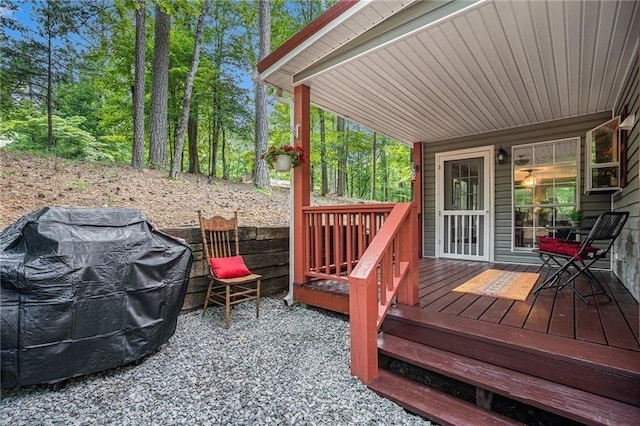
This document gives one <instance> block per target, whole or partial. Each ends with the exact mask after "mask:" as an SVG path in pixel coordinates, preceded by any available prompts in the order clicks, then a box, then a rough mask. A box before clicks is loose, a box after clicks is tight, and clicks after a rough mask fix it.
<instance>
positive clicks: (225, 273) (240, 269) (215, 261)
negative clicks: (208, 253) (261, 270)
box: [209, 256, 251, 279]
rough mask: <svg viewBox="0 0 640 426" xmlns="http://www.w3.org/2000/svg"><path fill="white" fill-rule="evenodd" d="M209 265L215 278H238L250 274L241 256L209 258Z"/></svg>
mask: <svg viewBox="0 0 640 426" xmlns="http://www.w3.org/2000/svg"><path fill="white" fill-rule="evenodd" d="M209 265H211V270H212V271H213V274H214V275H215V276H216V278H222V279H226V278H239V277H246V276H247V275H251V271H249V268H247V265H245V264H244V259H242V256H230V257H217V258H212V259H209Z"/></svg>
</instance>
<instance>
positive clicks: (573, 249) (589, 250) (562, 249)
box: [539, 241, 598, 260]
mask: <svg viewBox="0 0 640 426" xmlns="http://www.w3.org/2000/svg"><path fill="white" fill-rule="evenodd" d="M539 249H540V250H542V251H546V252H550V253H558V254H563V255H565V256H571V257H574V256H575V257H576V259H580V260H585V259H593V258H594V257H595V255H596V253H597V252H598V249H597V248H596V247H593V246H587V247H585V248H584V250H583V252H582V255H580V256H579V255H578V252H580V245H579V244H571V243H565V242H562V241H556V242H546V243H542V242H541V243H540V244H539Z"/></svg>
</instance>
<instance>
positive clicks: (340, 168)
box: [336, 117, 347, 197]
mask: <svg viewBox="0 0 640 426" xmlns="http://www.w3.org/2000/svg"><path fill="white" fill-rule="evenodd" d="M336 130H337V132H338V141H339V143H338V164H337V170H336V173H337V176H336V195H338V196H339V197H344V194H345V190H346V187H347V174H346V170H347V155H346V150H347V138H346V137H345V132H344V118H342V117H338V124H337V126H336Z"/></svg>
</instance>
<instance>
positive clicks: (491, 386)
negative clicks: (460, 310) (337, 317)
mask: <svg viewBox="0 0 640 426" xmlns="http://www.w3.org/2000/svg"><path fill="white" fill-rule="evenodd" d="M407 308H408V309H406V310H405V308H404V307H403V308H402V309H401V310H400V309H398V308H393V309H392V310H391V311H390V314H389V316H388V318H387V320H386V321H385V324H384V325H383V332H382V333H381V334H380V335H379V338H378V349H379V353H380V354H383V355H385V356H387V357H390V358H394V359H397V360H400V361H403V362H406V363H408V364H412V365H414V366H417V367H419V368H422V369H425V370H429V371H433V372H435V373H438V374H440V375H443V376H446V377H450V378H452V379H455V380H458V381H461V382H464V383H468V384H470V385H472V386H475V387H476V389H479V390H480V392H479V393H477V395H487V394H488V393H489V392H492V393H495V394H498V395H502V396H504V397H506V398H509V399H512V400H517V401H520V402H523V403H525V404H528V405H530V406H534V407H538V408H540V409H543V410H545V411H548V412H551V413H554V414H557V415H559V416H562V417H564V418H567V419H571V420H574V421H577V422H580V423H584V424H616V425H627V424H637V423H636V422H637V419H638V418H640V404H639V403H638V397H639V393H640V391H639V389H640V372H639V371H638V368H637V362H638V354H637V353H630V354H628V355H629V356H628V357H626V358H625V357H624V356H623V357H619V356H617V357H616V358H617V359H618V360H619V361H617V364H616V365H606V363H604V364H605V365H598V366H597V367H595V366H594V365H592V364H590V363H587V362H581V360H580V359H579V356H577V355H576V354H575V353H573V352H572V351H576V350H579V349H581V348H568V349H567V350H566V351H564V353H563V350H562V349H560V348H556V349H558V350H554V351H550V352H549V354H548V356H545V353H544V351H543V350H542V349H544V348H542V347H539V346H540V345H539V344H537V343H535V342H534V341H533V340H532V339H531V336H528V335H527V333H524V331H523V330H517V332H516V331H515V329H514V333H516V334H518V335H519V338H518V336H516V335H515V334H514V335H508V336H502V337H499V336H492V335H491V334H492V330H491V327H490V324H480V327H481V328H480V329H474V328H473V327H474V326H473V324H476V323H477V322H467V323H464V321H458V320H461V319H459V318H455V317H452V316H446V317H447V318H443V317H442V314H441V315H429V314H425V313H424V312H420V310H419V309H414V307H407ZM487 326H489V327H487ZM500 332H501V333H502V334H504V328H502V329H501V330H500ZM527 342H528V343H527ZM519 343H520V344H521V346H519ZM552 343H553V342H552ZM537 346H538V347H537ZM542 346H544V345H542ZM586 347H587V346H586V345H583V347H582V349H584V348H586ZM500 348H502V349H503V350H501V349H500ZM617 355H620V354H617ZM620 360H621V361H620ZM501 364H502V365H501ZM522 370H525V371H522ZM540 371H544V372H546V373H545V374H540ZM545 375H546V376H547V377H540V376H545ZM566 382H571V385H569V384H567V383H566ZM592 383H595V384H596V386H597V389H595V391H596V392H597V393H599V394H597V393H594V389H591V388H590V386H593V385H592ZM597 383H600V384H601V386H598V385H597ZM369 386H370V387H371V388H372V389H373V390H374V391H376V392H377V393H379V394H380V395H382V396H385V397H387V398H389V399H391V400H393V401H395V402H397V403H398V404H399V405H401V406H403V407H405V408H406V409H408V410H409V411H412V412H415V413H417V414H420V415H422V416H423V417H426V418H428V419H431V420H433V421H435V422H438V423H440V424H508V423H509V422H510V421H511V422H512V421H513V420H510V419H507V418H504V417H502V416H500V415H498V414H496V413H494V412H491V411H489V410H486V409H484V408H482V407H480V406H477V405H474V404H471V403H468V402H466V401H462V400H460V399H457V398H455V397H453V396H450V395H447V394H443V393H441V392H439V391H437V390H435V389H430V388H428V387H426V386H424V385H422V384H419V383H417V382H414V381H412V380H410V379H407V378H404V377H400V376H398V375H396V374H394V373H392V372H389V371H386V370H380V376H379V377H378V378H377V379H375V380H374V381H373V382H372V383H370V384H369ZM576 386H577V387H576ZM619 387H622V388H623V392H620V391H619V389H618V388H619ZM612 389H613V390H612ZM621 395H622V397H621ZM452 400H454V401H455V405H452V404H454V402H452ZM453 407H455V409H453Z"/></svg>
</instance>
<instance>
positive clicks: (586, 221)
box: [533, 216, 600, 272]
mask: <svg viewBox="0 0 640 426" xmlns="http://www.w3.org/2000/svg"><path fill="white" fill-rule="evenodd" d="M598 217H600V216H584V217H583V218H582V219H581V220H580V224H579V225H578V227H577V228H568V229H567V228H562V229H563V232H562V233H557V234H555V233H554V235H555V236H544V237H538V245H539V247H540V248H538V249H534V250H533V252H534V253H536V254H537V255H538V257H539V258H540V260H541V261H542V263H541V264H540V267H539V268H538V270H537V271H536V272H540V271H542V270H543V269H544V268H545V267H547V268H549V269H551V270H554V269H556V268H560V267H562V263H560V262H559V261H558V260H557V259H556V258H555V257H554V256H553V255H552V254H551V252H550V251H548V250H547V248H548V247H549V246H550V245H553V244H558V243H562V242H567V243H571V244H580V243H579V242H578V241H576V240H575V238H574V237H575V236H576V235H584V234H585V233H588V231H590V230H591V228H593V225H595V223H596V220H598ZM558 235H560V236H558ZM563 260H564V259H563ZM551 262H553V263H554V264H552V263H551Z"/></svg>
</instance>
